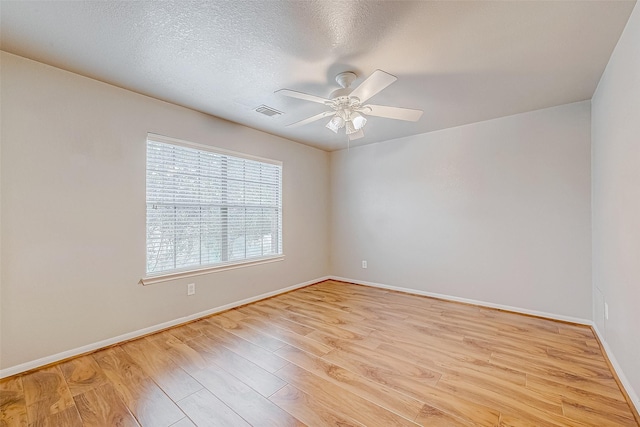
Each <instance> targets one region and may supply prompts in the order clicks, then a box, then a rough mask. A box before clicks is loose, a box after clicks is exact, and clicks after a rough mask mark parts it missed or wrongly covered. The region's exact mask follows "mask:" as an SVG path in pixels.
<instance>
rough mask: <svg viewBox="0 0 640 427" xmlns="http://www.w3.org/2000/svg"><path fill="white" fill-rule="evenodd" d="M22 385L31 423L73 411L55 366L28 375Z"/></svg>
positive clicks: (63, 383)
mask: <svg viewBox="0 0 640 427" xmlns="http://www.w3.org/2000/svg"><path fill="white" fill-rule="evenodd" d="M22 384H23V387H24V397H25V401H26V404H27V415H28V417H29V421H30V422H31V423H33V422H35V421H37V420H40V419H44V418H48V417H50V416H52V415H54V414H57V413H59V412H64V411H66V410H67V409H69V408H72V409H73V406H74V403H73V397H72V396H71V392H70V391H69V387H68V386H67V383H66V381H65V380H64V377H63V376H62V372H61V371H60V367H59V366H57V365H55V366H51V367H48V368H44V369H40V370H38V371H35V372H31V373H28V374H27V375H25V376H24V377H23V378H22ZM74 411H75V409H74ZM71 412H73V411H71ZM76 412H77V411H76Z"/></svg>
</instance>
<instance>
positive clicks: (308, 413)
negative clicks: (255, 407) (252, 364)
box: [269, 385, 366, 427]
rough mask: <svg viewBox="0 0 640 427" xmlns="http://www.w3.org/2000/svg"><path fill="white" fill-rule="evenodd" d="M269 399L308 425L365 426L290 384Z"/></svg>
mask: <svg viewBox="0 0 640 427" xmlns="http://www.w3.org/2000/svg"><path fill="white" fill-rule="evenodd" d="M269 400H271V401H272V402H274V403H275V404H277V405H278V406H279V407H281V408H282V409H284V410H285V411H287V412H289V413H290V414H291V415H293V416H295V417H296V418H297V419H299V420H300V421H302V422H303V423H305V424H307V425H309V426H340V427H366V426H365V425H364V424H360V423H359V422H357V421H356V420H352V419H349V418H347V417H345V416H343V415H341V414H339V413H337V412H336V411H334V410H332V409H331V408H329V407H327V406H324V405H322V404H320V403H319V402H318V401H317V399H315V398H313V397H312V396H310V395H308V394H307V393H304V392H302V391H300V390H298V389H297V388H295V387H293V386H291V385H287V386H286V387H283V388H282V389H281V390H279V391H278V392H277V393H275V394H274V395H273V396H271V397H270V398H269Z"/></svg>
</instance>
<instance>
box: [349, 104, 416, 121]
mask: <svg viewBox="0 0 640 427" xmlns="http://www.w3.org/2000/svg"><path fill="white" fill-rule="evenodd" d="M360 112H361V113H362V114H366V115H368V116H376V117H386V118H388V119H396V120H406V121H408V122H416V121H418V119H419V118H420V117H421V116H422V113H423V111H422V110H412V109H410V108H399V107H387V106H386V105H365V106H364V107H362V109H361V110H360Z"/></svg>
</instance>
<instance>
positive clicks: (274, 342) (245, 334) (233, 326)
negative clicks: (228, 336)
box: [207, 316, 286, 351]
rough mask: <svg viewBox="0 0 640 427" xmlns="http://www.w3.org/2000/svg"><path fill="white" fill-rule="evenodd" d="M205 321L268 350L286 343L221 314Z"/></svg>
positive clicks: (273, 349) (275, 348) (274, 349)
mask: <svg viewBox="0 0 640 427" xmlns="http://www.w3.org/2000/svg"><path fill="white" fill-rule="evenodd" d="M207 321H208V322H211V323H212V324H214V325H216V326H218V327H220V328H222V329H224V330H225V331H227V332H230V333H232V334H234V335H237V336H239V337H240V338H244V339H245V340H247V341H249V342H252V343H254V344H256V345H258V346H260V347H262V348H264V349H266V350H269V351H276V350H277V349H279V348H282V347H284V346H285V344H286V343H284V342H282V341H280V340H278V339H276V338H274V337H272V336H269V335H265V334H263V333H261V332H259V331H256V330H255V329H252V328H250V327H248V326H246V325H244V324H241V323H238V322H236V321H234V320H231V319H228V318H224V317H222V316H213V317H210V318H208V319H207Z"/></svg>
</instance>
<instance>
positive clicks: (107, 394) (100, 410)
mask: <svg viewBox="0 0 640 427" xmlns="http://www.w3.org/2000/svg"><path fill="white" fill-rule="evenodd" d="M73 399H74V401H75V403H76V407H77V408H78V412H79V413H80V417H82V422H83V424H84V425H85V426H87V427H106V426H118V427H140V424H138V422H137V421H136V419H135V417H134V416H133V414H131V412H130V411H129V409H127V406H126V405H125V404H124V402H122V399H121V398H120V396H118V393H117V392H116V391H115V389H114V388H113V386H112V385H111V384H108V383H106V384H103V385H101V386H98V387H92V388H90V389H88V390H87V391H85V392H84V393H81V394H78V395H76V396H74V398H73Z"/></svg>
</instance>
